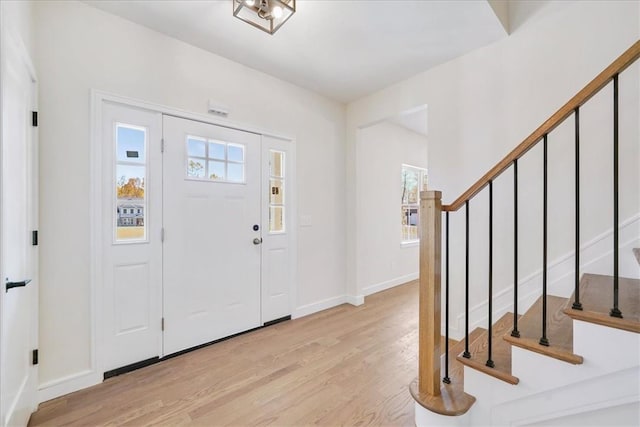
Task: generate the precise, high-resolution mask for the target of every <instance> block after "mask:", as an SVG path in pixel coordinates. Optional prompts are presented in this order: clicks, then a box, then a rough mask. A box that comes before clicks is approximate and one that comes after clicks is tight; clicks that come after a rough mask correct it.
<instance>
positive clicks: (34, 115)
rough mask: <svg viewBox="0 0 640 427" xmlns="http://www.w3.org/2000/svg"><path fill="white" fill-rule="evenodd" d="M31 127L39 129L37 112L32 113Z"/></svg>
mask: <svg viewBox="0 0 640 427" xmlns="http://www.w3.org/2000/svg"><path fill="white" fill-rule="evenodd" d="M31 126H33V127H38V112H37V111H32V112H31Z"/></svg>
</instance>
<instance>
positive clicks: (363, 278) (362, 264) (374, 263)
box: [356, 114, 427, 296]
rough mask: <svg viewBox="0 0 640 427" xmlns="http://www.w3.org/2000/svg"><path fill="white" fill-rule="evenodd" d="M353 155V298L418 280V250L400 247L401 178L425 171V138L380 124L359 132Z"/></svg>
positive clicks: (416, 248)
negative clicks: (408, 170) (411, 170)
mask: <svg viewBox="0 0 640 427" xmlns="http://www.w3.org/2000/svg"><path fill="white" fill-rule="evenodd" d="M425 119H426V114H425ZM357 153H358V154H357V161H358V177H357V180H358V183H357V188H358V190H357V191H358V200H359V201H360V206H359V207H358V213H357V215H356V227H357V232H358V245H357V247H358V256H357V270H358V275H357V277H358V294H357V295H364V296H366V295H370V294H372V293H375V292H379V291H382V290H384V289H388V288H390V287H392V286H395V285H399V284H401V283H405V282H408V281H410V280H415V279H417V278H418V255H419V247H418V244H413V245H404V246H401V245H400V242H401V240H402V238H401V225H400V218H401V215H400V201H401V199H402V192H401V172H402V164H403V163H404V164H409V165H412V166H418V167H421V168H425V169H426V168H427V137H426V136H424V135H420V134H418V133H415V132H411V131H409V130H407V129H405V128H402V127H400V126H397V125H394V124H392V123H389V122H382V123H378V124H375V125H372V126H369V127H365V128H363V129H360V130H359V134H358V142H357Z"/></svg>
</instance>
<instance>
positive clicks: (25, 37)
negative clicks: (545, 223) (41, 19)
mask: <svg viewBox="0 0 640 427" xmlns="http://www.w3.org/2000/svg"><path fill="white" fill-rule="evenodd" d="M0 16H2V26H3V27H5V29H4V30H5V31H8V32H10V33H11V34H13V35H14V36H15V37H16V38H18V39H20V41H21V42H22V43H23V44H24V46H25V48H26V50H27V52H28V53H29V55H30V57H31V59H32V60H33V57H34V35H33V32H34V28H33V4H32V2H30V1H19V0H3V1H2V2H1V3H0Z"/></svg>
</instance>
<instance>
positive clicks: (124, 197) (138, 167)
mask: <svg viewBox="0 0 640 427" xmlns="http://www.w3.org/2000/svg"><path fill="white" fill-rule="evenodd" d="M115 136H116V143H115V147H116V156H115V160H116V161H115V180H116V183H115V185H116V192H115V193H116V200H115V204H116V207H115V221H114V222H115V230H116V231H115V241H116V242H136V241H146V239H147V226H146V221H145V213H146V211H147V197H146V195H145V183H146V180H147V144H148V141H147V129H146V128H144V127H139V126H134V125H129V124H123V123H116V132H115Z"/></svg>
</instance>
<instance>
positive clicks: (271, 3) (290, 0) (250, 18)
mask: <svg viewBox="0 0 640 427" xmlns="http://www.w3.org/2000/svg"><path fill="white" fill-rule="evenodd" d="M295 11H296V0H233V16H235V17H236V18H238V19H240V20H241V21H244V22H246V23H247V24H251V25H253V26H254V27H256V28H259V29H261V30H262V31H264V32H267V33H269V34H273V33H275V32H276V31H278V29H280V27H282V24H284V23H285V22H287V20H288V19H289V18H291V15H293V14H294V13H295Z"/></svg>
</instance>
